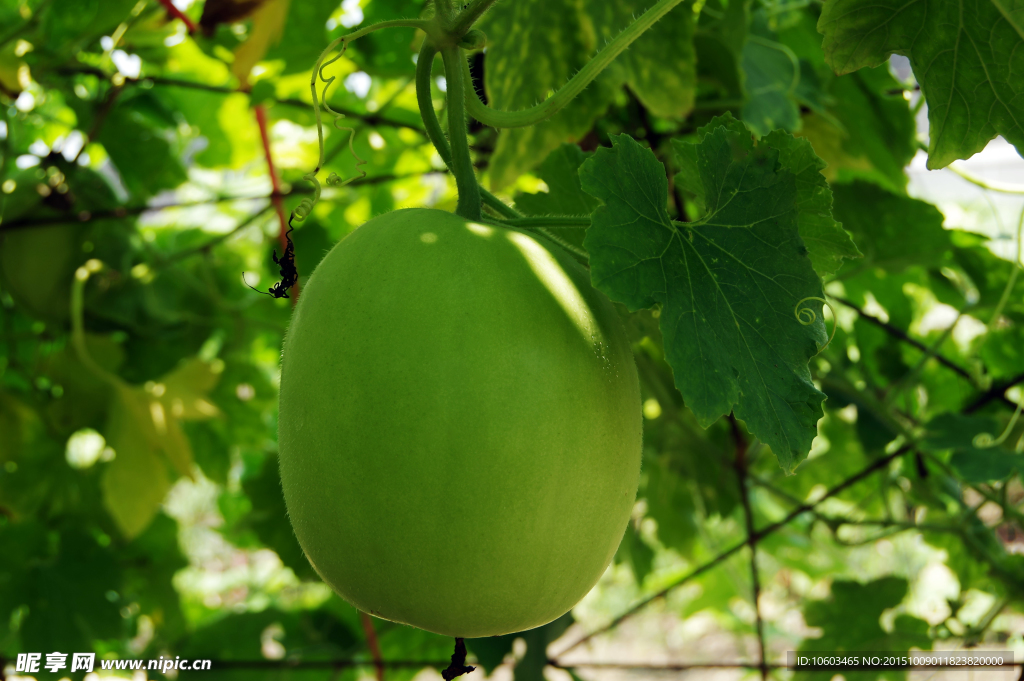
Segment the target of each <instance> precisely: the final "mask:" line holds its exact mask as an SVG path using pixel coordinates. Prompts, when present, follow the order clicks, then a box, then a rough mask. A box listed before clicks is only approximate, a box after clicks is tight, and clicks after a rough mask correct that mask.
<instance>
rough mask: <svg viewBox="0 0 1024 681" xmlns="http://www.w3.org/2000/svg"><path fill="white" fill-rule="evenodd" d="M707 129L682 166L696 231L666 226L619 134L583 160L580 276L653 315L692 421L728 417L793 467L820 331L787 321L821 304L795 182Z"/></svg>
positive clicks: (812, 402)
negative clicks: (585, 205)
mask: <svg viewBox="0 0 1024 681" xmlns="http://www.w3.org/2000/svg"><path fill="white" fill-rule="evenodd" d="M708 127H709V128H710V130H708V131H705V134H704V136H703V138H702V139H701V140H700V141H699V142H698V143H696V144H694V145H692V150H691V153H689V154H688V155H687V156H686V158H685V159H684V160H683V161H682V164H683V165H684V166H685V165H687V163H689V162H693V163H694V164H695V165H693V166H692V167H691V168H690V170H689V171H688V172H686V173H684V174H683V178H684V181H688V182H690V183H691V184H690V186H689V187H688V189H689V190H690V191H692V192H694V193H695V194H696V195H697V196H698V198H699V200H700V201H701V202H702V203H703V204H704V205H705V207H706V214H705V216H704V217H703V218H702V219H701V220H700V221H698V222H695V223H690V224H681V223H676V222H673V221H672V220H670V219H669V217H668V213H667V211H666V208H665V206H666V201H667V181H666V178H665V174H664V172H665V171H664V167H663V166H662V165H661V164H660V163H659V162H658V161H657V159H655V158H654V155H653V154H651V153H650V152H649V151H647V150H645V149H644V148H643V147H641V146H640V145H639V144H637V143H636V142H635V141H633V140H632V139H631V138H629V137H628V136H624V135H623V136H619V137H617V138H614V139H613V147H612V148H611V149H601V150H599V151H598V152H597V153H596V154H595V155H594V157H593V158H591V159H589V160H588V161H587V162H586V163H584V165H583V167H582V168H581V171H580V175H581V179H582V183H583V188H584V190H586V191H587V192H588V193H590V194H593V195H594V196H597V197H598V198H600V199H601V200H602V201H603V202H604V204H605V205H604V206H602V207H600V208H598V209H597V210H596V211H595V212H594V217H593V224H592V227H591V228H590V229H589V230H588V234H587V239H586V242H585V243H586V247H587V250H588V251H589V252H590V254H591V260H590V265H591V277H592V279H593V281H594V285H595V286H597V287H598V288H599V289H600V290H602V291H604V292H605V293H606V294H607V295H608V296H609V297H611V298H612V299H613V300H617V301H619V302H622V303H625V304H626V305H627V306H629V307H630V309H638V308H642V307H652V306H655V305H660V306H661V317H660V321H661V329H662V333H663V335H664V340H665V351H666V357H667V359H668V361H669V364H670V365H671V366H672V369H673V372H674V374H675V380H676V385H677V387H678V388H679V390H680V392H681V393H682V394H683V397H684V399H685V400H686V404H687V406H688V407H690V409H691V410H692V411H693V412H694V414H696V416H697V418H698V420H699V421H700V422H701V424H702V425H704V426H705V427H706V426H707V425H709V424H710V423H712V422H714V421H715V420H717V419H718V418H719V417H720V416H723V415H725V414H728V413H729V412H730V411H734V412H735V414H736V416H737V417H738V418H741V419H743V420H744V421H745V422H746V423H747V427H748V428H749V429H750V431H751V432H752V433H753V434H754V435H756V436H757V437H758V438H760V439H761V440H762V441H764V442H766V443H767V444H769V445H770V446H771V447H772V450H773V451H774V452H775V454H776V456H777V458H778V460H779V463H780V464H781V465H782V467H783V468H784V469H786V470H787V471H791V470H793V468H795V467H796V465H797V464H798V463H799V462H800V461H801V460H802V459H803V458H804V457H805V456H806V455H807V452H808V451H809V450H810V446H811V441H812V440H813V439H814V436H815V433H816V424H817V421H818V419H819V418H820V417H821V414H822V411H821V402H822V400H823V399H824V395H823V394H822V393H821V392H820V391H819V390H818V389H817V388H815V387H814V385H813V384H812V383H811V380H810V373H809V371H808V369H807V360H808V359H809V358H810V357H812V356H813V355H814V354H815V353H816V352H817V348H818V347H819V346H820V345H823V344H824V342H825V335H824V328H823V326H822V325H821V323H820V321H818V322H817V323H815V324H814V325H812V326H809V327H808V326H803V325H801V324H800V322H799V321H798V320H797V318H796V316H795V314H794V308H795V307H796V306H797V304H798V303H799V302H800V301H802V300H804V299H806V298H808V297H821V295H822V292H821V281H820V279H819V278H818V276H817V275H816V274H815V272H814V269H813V268H812V266H811V261H810V259H809V258H808V257H807V249H806V247H805V246H804V245H803V242H802V241H801V240H800V236H799V232H798V215H799V192H798V189H797V178H796V176H795V175H794V174H793V173H792V172H790V171H789V170H787V169H785V168H782V167H780V166H779V153H778V152H777V151H776V150H773V149H771V148H770V147H768V146H767V145H758V146H755V145H754V142H753V140H752V138H751V137H750V135H749V133H748V134H744V133H742V132H739V131H738V130H736V129H735V128H734V127H727V126H726V125H725V124H719V125H717V126H715V125H714V124H712V125H711V126H708ZM812 307H813V308H816V309H817V310H818V311H819V314H820V305H814V306H812ZM819 320H820V317H819Z"/></svg>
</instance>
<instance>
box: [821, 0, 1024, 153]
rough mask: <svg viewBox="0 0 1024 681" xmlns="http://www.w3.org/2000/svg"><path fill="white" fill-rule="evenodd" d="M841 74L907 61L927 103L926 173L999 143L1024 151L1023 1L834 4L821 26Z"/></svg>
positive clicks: (840, 0)
mask: <svg viewBox="0 0 1024 681" xmlns="http://www.w3.org/2000/svg"><path fill="white" fill-rule="evenodd" d="M818 30H819V31H821V32H822V33H823V34H824V35H825V40H824V43H823V48H824V50H825V58H826V60H827V61H828V63H829V64H830V65H831V66H832V68H834V69H835V70H836V73H839V74H843V73H850V72H851V71H856V70H857V69H860V68H863V67H865V66H877V65H879V64H881V63H882V62H884V61H885V60H886V59H888V58H889V56H890V55H892V54H902V55H905V56H907V57H909V58H910V63H911V65H912V66H913V68H914V74H915V75H916V76H917V79H918V81H919V82H920V83H921V91H922V92H923V93H924V95H925V98H926V100H927V102H928V122H929V125H930V131H929V137H930V140H929V144H928V167H929V168H944V167H945V166H947V165H949V164H950V163H952V162H953V161H955V160H957V159H963V158H969V157H971V156H973V155H974V154H976V153H978V152H979V151H981V150H982V149H984V148H985V145H986V144H987V143H988V141H989V140H991V139H992V138H993V137H995V136H996V135H1002V136H1003V137H1005V138H1006V139H1007V141H1009V142H1010V143H1011V144H1013V145H1015V146H1016V147H1017V150H1018V151H1021V150H1024V79H1022V78H1021V77H1020V74H1021V73H1022V72H1024V8H1022V6H1021V3H1020V0H961V1H960V2H949V1H948V0H833V2H829V3H826V4H825V7H824V8H823V10H822V12H821V18H820V20H819V22H818Z"/></svg>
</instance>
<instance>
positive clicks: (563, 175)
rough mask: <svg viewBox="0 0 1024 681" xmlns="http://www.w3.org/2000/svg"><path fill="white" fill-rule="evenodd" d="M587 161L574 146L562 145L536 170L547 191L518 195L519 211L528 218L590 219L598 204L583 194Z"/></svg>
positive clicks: (585, 156) (517, 204)
mask: <svg viewBox="0 0 1024 681" xmlns="http://www.w3.org/2000/svg"><path fill="white" fill-rule="evenodd" d="M587 157H588V154H585V153H584V152H583V150H582V149H580V148H579V147H578V146H577V145H575V144H563V145H562V146H560V147H558V148H557V149H555V150H554V151H552V152H551V153H550V154H548V157H547V158H546V159H544V162H543V163H541V164H540V165H539V166H538V167H537V170H536V175H537V177H539V178H540V179H542V180H544V183H545V184H546V185H547V186H548V191H546V192H538V193H536V194H530V193H527V192H521V193H519V194H516V208H518V209H519V210H520V211H522V212H523V213H525V214H526V215H590V214H591V213H592V212H593V210H594V208H596V207H597V205H598V201H597V199H595V198H594V197H592V196H591V195H590V194H587V193H586V192H585V191H583V187H581V186H580V176H579V169H580V166H581V165H583V162H584V161H585V160H586V159H587Z"/></svg>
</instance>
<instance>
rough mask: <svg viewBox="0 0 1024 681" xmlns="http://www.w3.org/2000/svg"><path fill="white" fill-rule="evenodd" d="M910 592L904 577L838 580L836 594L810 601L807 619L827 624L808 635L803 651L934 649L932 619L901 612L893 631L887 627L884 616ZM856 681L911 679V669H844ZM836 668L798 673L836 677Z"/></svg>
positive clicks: (811, 623) (809, 676) (814, 623)
mask: <svg viewBox="0 0 1024 681" xmlns="http://www.w3.org/2000/svg"><path fill="white" fill-rule="evenodd" d="M906 594H907V581H906V580H905V579H903V578H902V577H883V578H881V579H876V580H875V581H873V582H868V583H866V584H862V583H860V582H854V581H846V580H836V581H834V582H832V595H831V597H830V598H828V599H825V600H821V601H810V602H808V603H807V604H806V605H805V606H804V620H805V621H806V622H807V624H808V625H809V626H812V627H821V629H822V635H821V636H820V637H818V638H814V639H807V640H805V641H804V642H803V643H802V644H801V645H800V648H799V650H798V652H812V651H830V652H833V653H842V652H860V651H894V652H898V651H902V652H907V651H909V650H910V648H911V647H916V648H922V649H924V650H930V649H931V647H932V644H931V639H930V638H929V637H928V623H927V622H924V621H922V620H919V619H917V618H916V617H911V616H909V615H904V614H901V615H898V616H897V617H896V618H895V620H894V622H893V629H892V631H886V630H885V629H883V628H882V625H881V623H880V621H879V620H880V618H881V616H882V613H883V612H884V611H885V610H888V609H889V608H895V607H896V606H898V605H899V604H900V603H901V602H902V601H903V598H904V597H905V596H906ZM843 675H844V676H846V678H847V679H850V681H869V680H871V679H877V678H879V677H880V676H884V677H886V678H888V679H893V678H905V676H906V674H905V672H894V671H885V672H873V671H864V672H861V671H849V672H844V674H843ZM832 676H833V672H797V674H796V678H798V679H804V680H810V679H822V680H824V681H827V680H828V679H830V678H832Z"/></svg>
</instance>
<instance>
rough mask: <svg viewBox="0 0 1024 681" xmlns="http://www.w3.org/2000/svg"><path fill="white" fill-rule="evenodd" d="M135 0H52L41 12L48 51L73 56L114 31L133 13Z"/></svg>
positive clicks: (42, 27) (43, 34)
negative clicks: (67, 0)
mask: <svg viewBox="0 0 1024 681" xmlns="http://www.w3.org/2000/svg"><path fill="white" fill-rule="evenodd" d="M135 5H136V3H135V2H134V1H133V0H76V1H75V2H54V3H50V4H49V6H48V7H47V8H46V11H45V13H44V14H43V16H42V26H41V31H40V33H41V35H40V36H39V37H40V38H41V40H40V42H38V43H37V45H39V46H40V47H42V48H43V49H45V50H47V51H53V52H55V53H56V54H58V55H61V56H64V57H66V56H70V55H73V54H75V53H76V52H77V51H78V50H81V49H82V48H84V47H86V45H87V44H88V43H90V42H92V41H93V40H96V39H98V38H99V37H100V36H102V35H111V33H112V32H113V31H114V30H115V29H116V28H117V26H118V24H120V23H121V22H122V21H126V20H127V19H129V17H130V16H131V14H130V13H131V11H132V8H133V7H134V6H135Z"/></svg>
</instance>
